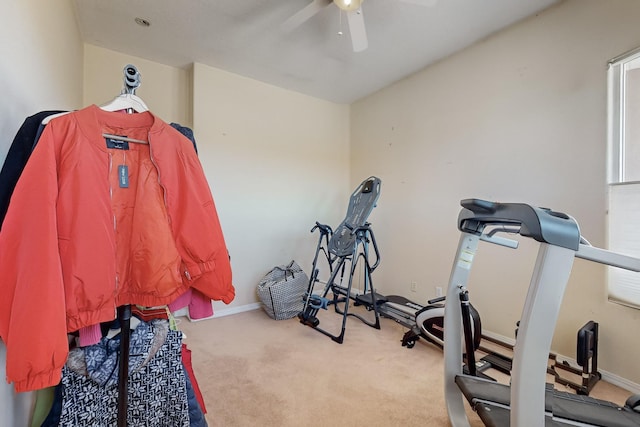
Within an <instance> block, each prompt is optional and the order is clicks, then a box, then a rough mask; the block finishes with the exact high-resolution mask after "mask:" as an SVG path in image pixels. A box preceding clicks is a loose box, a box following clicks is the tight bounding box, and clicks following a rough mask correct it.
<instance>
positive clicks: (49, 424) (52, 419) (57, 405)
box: [42, 383, 62, 427]
mask: <svg viewBox="0 0 640 427" xmlns="http://www.w3.org/2000/svg"><path fill="white" fill-rule="evenodd" d="M53 393H54V394H53V404H52V405H51V410H50V411H49V415H47V418H45V419H44V421H43V422H42V427H57V426H58V424H60V413H61V412H62V383H60V384H58V385H57V386H56V387H55V389H54V392H53Z"/></svg>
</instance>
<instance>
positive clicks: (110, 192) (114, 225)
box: [108, 152, 120, 319]
mask: <svg viewBox="0 0 640 427" xmlns="http://www.w3.org/2000/svg"><path fill="white" fill-rule="evenodd" d="M112 172H113V154H111V152H109V174H108V176H109V178H108V179H109V199H110V200H111V203H110V204H111V215H113V234H114V238H115V237H116V236H115V234H116V231H117V224H116V214H115V212H113V186H112V185H111V173H112ZM115 251H116V254H115V259H116V281H115V287H116V289H115V294H116V296H117V295H118V291H119V290H120V275H119V274H118V270H117V265H118V263H117V259H118V254H117V252H118V249H117V248H116V249H115ZM114 313H115V317H114V319H115V318H117V317H118V307H116V306H115V305H114Z"/></svg>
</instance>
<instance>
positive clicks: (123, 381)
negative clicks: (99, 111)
mask: <svg viewBox="0 0 640 427" xmlns="http://www.w3.org/2000/svg"><path fill="white" fill-rule="evenodd" d="M123 72H124V89H123V91H122V93H123V94H125V93H126V94H130V95H135V92H136V89H138V87H140V83H141V82H140V73H139V72H138V69H137V68H136V67H135V66H134V65H131V64H128V65H127V66H125V67H124V70H123ZM127 113H129V114H132V113H133V109H128V110H127ZM118 323H119V324H120V355H119V359H118V427H126V426H127V408H128V406H129V392H128V380H129V342H130V338H131V305H129V304H127V305H123V306H120V307H118Z"/></svg>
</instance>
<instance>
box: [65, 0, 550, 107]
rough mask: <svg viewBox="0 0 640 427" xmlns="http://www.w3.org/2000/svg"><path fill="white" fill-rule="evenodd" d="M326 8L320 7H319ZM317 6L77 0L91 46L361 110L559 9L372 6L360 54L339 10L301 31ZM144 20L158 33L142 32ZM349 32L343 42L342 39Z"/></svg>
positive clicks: (369, 1)
mask: <svg viewBox="0 0 640 427" xmlns="http://www.w3.org/2000/svg"><path fill="white" fill-rule="evenodd" d="M316 1H319V0H316ZM311 2H312V0H189V1H176V0H136V1H134V2H132V1H130V0H109V1H105V0H75V3H74V4H75V9H76V15H77V18H78V23H79V27H80V31H81V33H82V37H83V40H84V41H85V42H87V43H90V44H94V45H97V46H101V47H104V48H107V49H111V50H115V51H118V52H122V53H126V54H130V55H134V56H138V57H141V58H145V59H149V60H152V61H156V62H159V63H162V64H167V65H171V66H176V67H186V66H188V65H189V64H191V63H193V62H198V63H202V64H206V65H209V66H212V67H215V68H219V69H222V70H226V71H229V72H232V73H235V74H239V75H242V76H246V77H249V78H253V79H255V80H259V81H262V82H265V83H268V84H272V85H275V86H278V87H282V88H285V89H289V90H293V91H296V92H300V93H304V94H307V95H310V96H314V97H316V98H321V99H326V100H328V101H332V102H336V103H351V102H353V101H356V100H358V99H360V98H362V97H364V96H367V95H369V94H371V93H373V92H376V91H377V90H379V89H381V88H383V87H385V86H387V85H389V84H391V83H393V82H395V81H398V80H400V79H402V78H403V77H406V76H408V75H410V74H412V73H414V72H416V71H418V70H420V69H422V68H424V67H426V66H428V65H430V64H433V63H434V62H436V61H438V60H440V59H442V58H444V57H446V56H449V55H451V54H453V53H455V52H457V51H459V50H461V49H464V48H465V47H468V46H470V45H472V44H473V43H475V42H477V41H479V40H481V39H483V38H485V37H487V36H489V35H490V34H492V33H495V32H497V31H499V30H501V29H503V28H505V27H507V26H509V25H511V24H513V23H515V22H518V21H520V20H522V19H525V18H527V17H529V16H531V15H535V14H536V13H538V12H540V11H541V10H543V9H545V8H547V7H549V6H551V5H553V4H554V3H556V2H557V0H482V1H480V0H437V1H435V2H434V1H433V0H363V2H362V7H361V11H362V16H363V18H364V23H365V29H366V35H367V39H368V48H367V49H366V50H364V51H362V52H354V51H353V48H352V44H351V39H350V33H349V27H348V22H347V18H346V16H345V12H343V11H341V9H339V8H338V7H337V6H336V5H335V4H329V2H328V1H326V0H325V3H327V4H328V5H326V6H324V7H322V8H320V10H319V11H318V12H317V13H316V14H314V15H313V16H311V17H310V18H309V19H308V20H306V21H305V22H304V23H302V24H301V25H299V26H297V27H296V28H294V29H292V30H288V31H287V30H285V29H284V28H283V24H284V23H285V21H287V19H288V18H289V17H291V16H293V15H294V14H295V13H296V12H298V11H299V10H301V9H303V8H304V7H306V6H308V5H309V4H310V3H311ZM135 18H142V19H144V20H147V21H148V22H149V23H150V24H151V25H150V26H148V27H144V26H141V25H139V24H137V23H136V22H135ZM340 32H342V35H340V34H339V33H340Z"/></svg>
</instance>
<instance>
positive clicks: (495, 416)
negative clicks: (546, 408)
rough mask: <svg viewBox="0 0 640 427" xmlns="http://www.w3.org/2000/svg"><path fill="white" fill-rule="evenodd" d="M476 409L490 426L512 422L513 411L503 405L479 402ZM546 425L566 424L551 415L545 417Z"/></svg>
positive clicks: (496, 426) (551, 426)
mask: <svg viewBox="0 0 640 427" xmlns="http://www.w3.org/2000/svg"><path fill="white" fill-rule="evenodd" d="M475 410H476V411H477V412H478V415H479V416H480V419H481V420H482V422H483V423H484V425H485V426H488V427H505V426H508V425H509V424H510V422H511V420H510V419H509V416H510V415H511V411H509V409H507V408H503V407H501V406H496V405H492V404H490V403H487V402H479V403H478V404H477V405H476V406H475ZM544 425H545V427H556V426H558V427H559V426H563V425H564V426H566V424H562V423H559V422H557V421H555V420H553V419H552V418H551V417H544Z"/></svg>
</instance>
